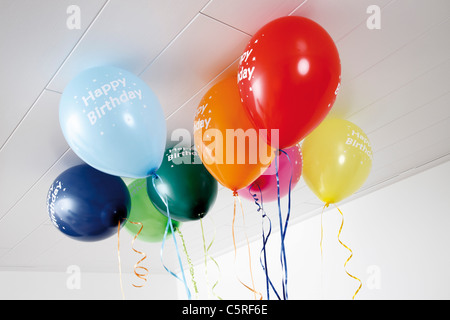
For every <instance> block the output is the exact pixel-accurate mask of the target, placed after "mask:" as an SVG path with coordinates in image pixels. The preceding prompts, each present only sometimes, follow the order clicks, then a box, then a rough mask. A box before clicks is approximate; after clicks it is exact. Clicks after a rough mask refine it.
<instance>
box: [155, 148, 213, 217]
mask: <svg viewBox="0 0 450 320" xmlns="http://www.w3.org/2000/svg"><path fill="white" fill-rule="evenodd" d="M156 174H157V175H158V176H159V177H160V179H158V178H156V179H155V186H156V188H157V189H158V192H159V193H160V194H161V196H163V197H166V198H167V203H168V206H169V212H170V218H171V219H174V220H177V221H192V220H198V219H200V218H202V217H204V216H205V215H206V214H207V213H208V211H209V209H210V208H211V207H212V206H213V204H214V202H215V200H216V197H217V188H218V187H217V181H216V179H214V177H213V176H212V175H211V174H210V173H209V172H208V170H206V168H205V167H204V165H203V164H202V162H201V160H200V158H199V156H198V155H197V152H196V151H195V149H194V148H180V147H177V148H170V149H167V150H166V151H165V153H164V157H163V161H162V163H161V166H160V167H159V169H158V171H156ZM153 179H154V178H153V177H151V176H150V177H148V178H147V192H148V196H149V198H150V200H151V201H152V203H153V204H154V205H155V207H156V208H158V210H159V211H160V212H161V213H162V214H164V215H166V216H167V211H166V205H165V204H164V202H163V201H162V199H161V198H160V196H159V195H158V192H157V191H156V190H155V188H154V186H153Z"/></svg>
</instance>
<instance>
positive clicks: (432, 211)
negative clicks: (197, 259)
mask: <svg viewBox="0 0 450 320" xmlns="http://www.w3.org/2000/svg"><path fill="white" fill-rule="evenodd" d="M339 208H340V209H341V211H342V212H343V214H344V217H345V222H344V228H343V230H342V234H341V240H342V241H343V242H344V243H345V244H346V245H348V246H349V247H350V248H351V249H352V250H353V253H354V256H353V258H352V259H351V260H350V262H349V263H348V270H349V272H350V273H352V274H353V275H355V276H357V277H359V278H360V279H361V280H362V282H363V287H362V289H361V291H360V292H359V293H358V295H357V296H356V299H450V289H449V288H450V274H449V272H448V270H450V250H449V248H448V247H449V245H450V162H447V163H444V164H441V165H439V166H437V167H435V168H432V169H429V170H428V171H424V172H422V173H419V174H417V175H415V176H413V177H410V178H407V179H405V180H402V181H400V182H397V183H395V184H393V185H390V186H388V187H386V188H384V189H381V190H378V191H376V192H374V193H371V194H369V195H366V196H363V197H361V198H358V199H356V200H354V201H352V202H349V203H346V204H343V205H341V206H339ZM292 215H295V212H292ZM272 223H274V224H275V223H278V221H274V220H273V221H272ZM340 223H341V217H340V214H339V212H338V211H337V210H336V209H335V208H331V207H330V208H329V209H328V210H326V211H325V213H324V216H323V231H324V242H323V249H324V252H323V264H322V263H321V256H320V247H319V241H320V215H316V216H313V217H312V218H309V219H307V220H305V221H302V222H300V223H297V224H290V225H289V227H288V231H287V238H286V250H287V259H288V292H289V298H290V299H351V298H352V296H353V293H354V292H355V290H356V289H357V287H358V285H359V284H358V283H357V281H355V280H354V279H352V278H350V277H349V276H348V275H347V274H346V273H345V271H344V268H343V264H344V262H345V260H346V259H347V257H348V255H349V253H348V251H347V250H346V249H345V248H343V247H342V246H341V245H340V244H339V243H338V240H337V233H338V230H339V226H340ZM230 236H231V229H230ZM236 236H237V237H242V234H240V233H239V231H238V230H237V231H236ZM260 250H261V239H256V240H255V241H253V242H252V243H251V253H252V266H253V268H252V269H253V275H254V279H255V286H256V289H257V290H258V291H260V292H261V293H263V294H264V299H265V298H266V289H265V276H264V274H263V271H262V268H261V266H260V263H259V252H260ZM268 251H269V269H270V271H271V278H272V281H274V282H275V283H276V285H277V288H278V290H279V292H281V286H280V281H281V273H280V267H279V266H280V263H279V234H278V233H273V234H272V235H271V238H270V241H269V246H268ZM214 258H215V259H216V261H217V262H218V264H219V268H220V272H218V270H217V268H216V266H215V265H214V264H213V263H211V262H210V263H209V264H208V268H207V269H206V270H207V273H208V280H209V283H207V282H206V276H205V268H204V264H203V263H201V264H199V265H196V266H195V278H196V282H197V285H198V289H199V294H198V295H197V296H196V295H195V292H194V290H193V288H192V285H191V282H190V275H189V271H188V270H186V273H185V274H186V278H187V281H188V283H189V284H190V286H191V292H192V295H193V298H194V299H195V298H202V299H208V298H209V299H215V298H216V297H215V296H214V295H212V293H211V290H210V289H211V286H212V285H213V284H214V283H215V281H216V280H217V279H218V278H219V276H220V279H219V283H218V285H217V287H216V290H215V293H216V294H217V295H219V296H220V297H221V298H223V299H253V298H254V296H253V293H252V292H251V291H249V290H248V289H246V288H245V287H244V286H243V285H242V284H240V283H239V281H238V278H237V277H239V278H240V279H241V280H242V281H244V282H245V283H246V284H251V282H250V277H249V263H248V254H247V246H243V247H241V248H239V249H238V251H237V259H236V263H234V251H232V252H229V253H227V254H224V255H222V256H218V257H214ZM72 275H73V274H72ZM72 275H71V274H67V273H65V272H59V273H58V272H56V273H51V272H19V271H17V272H0V283H1V284H2V285H1V287H0V299H119V300H120V299H122V295H121V290H120V281H119V279H120V278H119V275H118V274H108V273H106V274H105V273H86V272H81V273H80V277H79V285H80V286H79V288H78V289H77V288H76V287H77V285H76V282H75V283H74V282H71V281H72V280H74V279H73V278H71V276H72ZM122 276H123V278H122V280H123V284H124V294H125V299H127V300H129V299H186V298H187V295H186V292H185V289H184V285H183V283H182V282H181V281H178V280H177V279H175V278H174V277H172V276H171V275H168V274H167V275H165V274H161V275H158V274H154V275H152V276H151V277H150V278H149V281H148V282H147V283H146V285H145V287H144V288H133V287H132V286H131V285H130V283H131V282H132V279H131V277H134V275H133V274H123V275H122ZM68 281H69V285H68ZM71 284H72V286H74V285H75V288H73V289H71V288H70V287H71ZM155 288H157V289H155ZM271 299H276V297H275V295H274V294H273V293H272V292H271Z"/></svg>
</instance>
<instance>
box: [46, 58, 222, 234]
mask: <svg viewBox="0 0 450 320" xmlns="http://www.w3.org/2000/svg"><path fill="white" fill-rule="evenodd" d="M59 119H60V125H61V129H62V132H63V134H64V137H65V139H66V140H67V142H68V144H69V145H70V147H71V148H72V150H73V151H74V152H75V153H76V154H77V155H78V156H79V157H80V158H81V159H82V160H83V161H84V162H85V164H84V165H80V166H76V167H73V168H69V169H67V170H66V171H65V172H63V173H62V174H61V175H60V176H58V177H57V178H56V179H55V181H54V183H53V184H52V186H51V187H50V189H49V192H48V197H47V209H48V212H49V215H50V217H51V220H52V221H53V224H54V225H55V227H57V228H58V229H59V230H60V231H61V232H63V233H64V234H66V235H68V236H70V237H72V238H74V239H77V240H82V241H98V240H103V239H105V238H108V237H110V236H111V235H113V234H114V233H115V232H116V230H117V228H119V227H123V226H124V225H125V226H126V229H127V230H128V231H130V232H131V233H133V234H135V235H136V234H137V233H138V232H139V238H138V239H139V240H142V241H148V242H156V241H162V239H163V237H164V235H165V234H170V233H171V232H173V228H175V229H176V228H177V227H179V226H180V224H181V222H182V221H183V222H184V221H191V220H196V219H200V218H201V217H203V216H205V215H206V214H207V212H208V211H209V210H210V208H211V207H212V205H213V204H214V201H215V199H216V196H217V182H216V180H215V179H214V178H213V177H212V176H211V175H210V174H209V173H208V171H207V170H206V169H205V167H204V166H203V164H202V163H201V161H200V159H199V157H198V156H197V153H196V151H195V150H193V149H192V148H170V149H167V150H165V143H166V122H165V118H164V114H163V111H162V107H161V105H160V103H159V101H158V99H157V97H156V95H155V94H154V93H153V91H152V90H151V89H150V88H149V87H148V86H147V85H146V84H145V83H144V82H143V81H142V80H141V79H140V78H138V77H137V76H135V75H134V74H132V73H130V72H128V71H126V70H123V69H120V68H116V67H109V66H107V67H96V68H91V69H88V70H85V71H83V72H81V73H80V74H79V75H78V76H77V77H75V78H74V79H73V80H72V81H71V82H70V83H69V84H68V85H67V87H66V88H65V90H64V92H63V95H62V97H61V102H60V109H59ZM121 177H127V178H133V179H135V180H134V181H133V182H132V183H131V184H129V185H128V186H127V185H126V184H125V182H124V181H123V180H122V179H121ZM169 209H170V210H169ZM169 212H171V214H172V218H173V219H171V217H170V213H169ZM128 221H130V222H137V223H139V225H141V226H142V227H143V228H142V230H140V227H139V225H138V224H136V223H128ZM172 221H173V223H172ZM168 222H170V224H171V228H170V229H167V227H168Z"/></svg>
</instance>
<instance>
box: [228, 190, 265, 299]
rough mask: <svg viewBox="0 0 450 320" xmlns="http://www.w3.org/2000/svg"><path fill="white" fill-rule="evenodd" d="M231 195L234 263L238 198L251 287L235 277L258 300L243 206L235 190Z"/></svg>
mask: <svg viewBox="0 0 450 320" xmlns="http://www.w3.org/2000/svg"><path fill="white" fill-rule="evenodd" d="M233 197H234V209H233V222H232V229H231V231H232V235H233V246H234V263H235V264H236V253H237V252H236V251H237V250H236V239H235V236H234V222H235V219H236V199H238V200H239V204H240V205H241V212H242V221H243V224H244V233H245V238H246V240H247V248H248V261H249V268H250V278H251V281H252V287H250V286H248V285H246V284H245V283H243V282H242V281H241V280H240V279H239V277H237V278H238V280H239V282H240V283H241V284H242V285H243V286H244V287H246V288H247V289H248V290H250V291H252V292H253V294H254V297H255V300H256V299H257V297H256V295H259V300H262V299H263V295H262V294H261V293H260V292H258V291H256V289H255V282H254V280H253V273H252V259H251V253H250V243H249V241H248V237H247V233H246V232H245V218H244V208H243V207H242V202H241V199H240V198H239V196H238V194H237V192H236V191H234V192H233Z"/></svg>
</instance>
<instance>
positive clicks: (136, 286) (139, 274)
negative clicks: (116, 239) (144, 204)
mask: <svg viewBox="0 0 450 320" xmlns="http://www.w3.org/2000/svg"><path fill="white" fill-rule="evenodd" d="M128 222H129V223H132V224H137V225H140V226H141V227H140V228H139V231H138V233H136V235H135V236H134V238H133V240H132V241H131V248H132V249H133V251H134V252H136V253H138V254H141V255H143V257H142V259H140V260H139V261H138V262H136V263H135V265H134V268H133V270H134V274H135V275H136V276H137V277H138V278H139V279H142V280H144V281H145V282H146V281H147V278H146V277H147V276H148V273H149V271H148V269H147V268H146V267H143V266H140V265H139V263H141V262H142V261H144V260H145V259H146V258H147V255H146V254H145V253H143V252H141V251H138V250H136V249H135V248H134V242H135V241H136V238H137V237H138V236H139V234H140V233H141V231H142V229H143V228H144V225H143V224H142V223H141V222H133V221H129V220H128ZM137 269H141V270H144V271H145V272H144V273H138V272H137V271H136V270H137ZM143 286H144V285H140V286H138V285H135V284H133V287H135V288H142V287H143Z"/></svg>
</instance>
